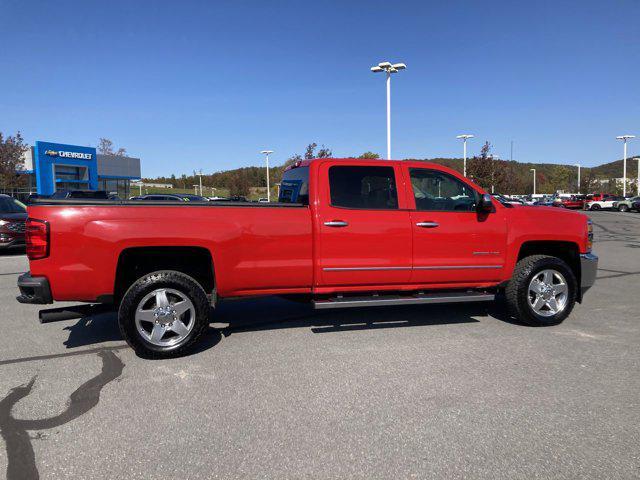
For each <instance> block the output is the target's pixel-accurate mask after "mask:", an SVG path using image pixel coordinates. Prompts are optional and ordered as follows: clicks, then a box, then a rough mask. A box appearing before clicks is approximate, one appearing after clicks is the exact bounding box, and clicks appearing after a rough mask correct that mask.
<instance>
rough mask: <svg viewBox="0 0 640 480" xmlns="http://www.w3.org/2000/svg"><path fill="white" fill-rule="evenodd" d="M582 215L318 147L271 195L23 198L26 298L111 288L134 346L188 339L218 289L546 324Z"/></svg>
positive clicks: (579, 235) (573, 273) (582, 283)
mask: <svg viewBox="0 0 640 480" xmlns="http://www.w3.org/2000/svg"><path fill="white" fill-rule="evenodd" d="M591 244H592V229H591V223H590V220H589V219H588V218H587V217H586V216H585V215H583V214H581V213H577V212H571V211H562V212H559V211H557V210H556V211H551V210H550V209H549V208H545V207H529V206H520V207H515V208H514V207H513V206H512V205H509V204H502V203H500V202H498V201H494V200H492V199H491V196H490V195H488V194H487V193H486V192H484V191H483V190H481V189H480V188H479V187H478V186H477V185H475V184H474V183H472V182H470V181H469V179H467V178H464V177H462V176H461V175H460V174H458V173H457V172H455V171H454V170H451V169H448V168H446V167H442V166H440V165H436V164H430V163H424V162H413V161H380V160H356V159H317V160H309V161H303V162H298V163H297V164H295V165H294V166H293V167H292V168H289V169H288V170H286V172H285V173H284V177H283V179H282V182H281V186H280V196H279V199H278V202H277V203H247V202H186V203H170V202H152V201H147V202H137V201H133V202H122V201H119V202H115V201H114V202H106V203H105V201H96V200H47V199H43V200H36V203H35V204H34V205H31V206H30V207H29V220H28V222H27V254H28V256H29V260H30V269H31V270H30V272H29V273H27V274H24V275H23V276H21V277H20V279H19V281H18V286H19V288H20V292H21V295H20V296H19V297H18V300H19V301H20V302H23V303H51V302H53V301H55V300H60V301H82V302H92V303H95V302H100V303H110V304H112V305H113V307H114V308H117V310H118V321H119V324H120V330H121V332H122V334H123V336H124V338H125V339H126V340H127V341H128V343H129V344H130V345H131V346H132V347H133V348H135V349H136V350H137V351H138V352H139V353H140V354H142V355H146V356H152V357H167V356H171V355H176V354H179V353H181V352H183V351H184V350H185V349H187V348H189V347H190V346H191V345H193V343H194V342H196V341H197V339H198V338H199V337H200V336H201V335H202V333H203V332H204V331H205V330H206V329H207V328H208V325H209V308H210V306H211V305H213V306H215V305H216V304H218V302H221V301H224V300H225V299H227V298H238V297H251V296H258V295H283V296H287V297H291V296H298V297H300V298H305V299H310V300H311V302H312V304H313V306H314V307H315V308H316V309H326V308H347V307H361V306H379V305H404V304H418V303H447V302H448V303H460V302H478V301H493V300H494V299H495V296H496V294H497V293H498V292H504V294H505V298H506V301H507V304H508V306H509V309H510V312H511V314H512V315H513V316H514V317H515V318H517V319H519V320H521V321H523V322H526V323H529V324H531V325H555V324H558V323H560V322H561V321H562V320H564V319H565V318H566V317H567V316H568V315H569V313H570V312H571V310H572V308H573V306H574V304H575V302H576V301H578V302H579V301H581V299H582V295H583V294H584V292H586V291H587V290H588V289H589V287H591V285H593V283H594V281H595V273H596V268H597V261H598V260H597V257H596V256H595V255H594V254H593V253H591Z"/></svg>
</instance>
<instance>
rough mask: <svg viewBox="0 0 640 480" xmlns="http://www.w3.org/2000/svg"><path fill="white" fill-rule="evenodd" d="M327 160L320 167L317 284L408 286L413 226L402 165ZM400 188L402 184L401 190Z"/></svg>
mask: <svg viewBox="0 0 640 480" xmlns="http://www.w3.org/2000/svg"><path fill="white" fill-rule="evenodd" d="M389 163H390V165H389V166H381V165H380V162H375V163H374V162H359V163H358V164H357V165H340V164H339V163H338V164H336V163H326V164H323V165H321V166H320V168H319V182H318V184H319V185H322V186H323V187H322V190H321V192H319V193H320V195H319V197H320V198H319V199H320V205H319V206H318V218H317V219H316V222H317V223H316V225H317V229H318V231H319V235H318V237H316V238H317V252H316V259H317V265H318V270H317V272H318V275H317V276H316V278H318V284H319V285H320V286H324V287H330V286H341V285H345V286H346V285H348V286H354V287H357V286H364V285H395V284H406V283H408V282H409V279H410V277H411V260H412V259H411V257H412V251H411V235H412V233H411V224H410V220H409V212H408V211H407V210H406V205H405V202H406V199H405V192H406V190H405V188H404V185H403V184H402V183H399V182H398V179H401V178H402V176H401V174H400V167H399V166H398V165H397V164H396V163H391V162H389ZM399 187H400V188H399Z"/></svg>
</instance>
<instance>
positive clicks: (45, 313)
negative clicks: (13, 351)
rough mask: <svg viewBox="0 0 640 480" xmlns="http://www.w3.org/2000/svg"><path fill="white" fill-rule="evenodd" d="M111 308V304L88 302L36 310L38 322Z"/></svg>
mask: <svg viewBox="0 0 640 480" xmlns="http://www.w3.org/2000/svg"><path fill="white" fill-rule="evenodd" d="M112 310H113V305H103V304H88V305H73V306H70V307H59V308H47V309H46V310H40V312H38V318H39V320H40V323H53V322H62V321H63V320H72V319H74V318H83V317H88V316H91V315H97V314H100V313H105V312H109V311H112Z"/></svg>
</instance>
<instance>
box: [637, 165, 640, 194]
mask: <svg viewBox="0 0 640 480" xmlns="http://www.w3.org/2000/svg"><path fill="white" fill-rule="evenodd" d="M636 161H637V162H638V176H637V177H636V197H640V157H636Z"/></svg>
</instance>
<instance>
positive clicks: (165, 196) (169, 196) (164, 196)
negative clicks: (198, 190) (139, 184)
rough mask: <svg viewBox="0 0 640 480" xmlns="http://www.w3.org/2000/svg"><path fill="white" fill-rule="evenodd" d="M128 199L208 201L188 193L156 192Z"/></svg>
mask: <svg viewBox="0 0 640 480" xmlns="http://www.w3.org/2000/svg"><path fill="white" fill-rule="evenodd" d="M129 200H139V201H148V202H208V201H209V199H208V198H205V197H201V196H200V195H193V194H190V193H158V194H149V195H137V196H135V197H131V198H130V199H129Z"/></svg>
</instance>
